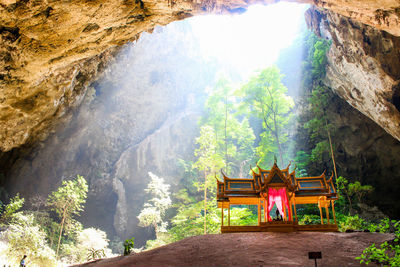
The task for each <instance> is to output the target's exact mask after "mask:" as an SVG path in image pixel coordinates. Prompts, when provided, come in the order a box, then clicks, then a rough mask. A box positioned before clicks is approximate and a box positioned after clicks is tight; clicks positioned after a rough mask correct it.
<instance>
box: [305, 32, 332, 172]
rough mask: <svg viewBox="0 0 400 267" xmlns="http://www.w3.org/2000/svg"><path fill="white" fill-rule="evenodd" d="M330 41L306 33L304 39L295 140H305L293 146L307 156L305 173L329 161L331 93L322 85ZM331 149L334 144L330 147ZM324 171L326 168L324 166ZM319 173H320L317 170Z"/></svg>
mask: <svg viewBox="0 0 400 267" xmlns="http://www.w3.org/2000/svg"><path fill="white" fill-rule="evenodd" d="M330 45H331V43H330V41H327V40H324V39H321V38H319V37H318V36H316V35H315V34H314V33H311V32H308V33H307V34H306V37H305V47H306V51H307V53H306V54H307V57H306V59H305V61H304V62H303V68H302V73H303V77H302V83H301V87H302V92H303V96H302V99H301V100H300V102H302V103H301V105H302V106H303V107H304V110H303V111H302V112H301V114H300V116H299V125H301V128H300V129H298V136H305V139H304V140H299V141H298V142H297V146H298V147H300V149H301V150H303V151H304V152H305V153H306V155H309V160H308V162H307V169H308V170H310V169H312V168H315V169H320V168H321V167H320V166H321V165H324V163H325V165H327V164H328V162H330V161H331V155H330V152H329V151H330V145H329V142H328V141H329V137H331V139H332V137H333V136H334V135H335V128H334V127H333V124H331V123H330V120H329V116H328V115H329V112H328V109H329V106H330V105H331V102H332V98H333V93H332V92H331V90H330V89H329V88H328V87H327V86H325V85H324V83H323V81H322V80H323V78H324V76H325V67H326V63H327V57H326V53H327V51H328V50H329V48H330ZM332 147H333V148H334V144H332ZM325 168H326V166H325ZM318 171H320V170H318Z"/></svg>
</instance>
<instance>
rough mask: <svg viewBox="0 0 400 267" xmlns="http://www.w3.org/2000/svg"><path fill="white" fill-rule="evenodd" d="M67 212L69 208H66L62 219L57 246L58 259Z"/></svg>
mask: <svg viewBox="0 0 400 267" xmlns="http://www.w3.org/2000/svg"><path fill="white" fill-rule="evenodd" d="M66 210H67V207H65V209H64V211H63V217H62V219H61V227H60V235H59V236H58V244H57V251H56V259H58V250H59V249H60V242H61V234H62V230H63V227H64V221H65V212H66Z"/></svg>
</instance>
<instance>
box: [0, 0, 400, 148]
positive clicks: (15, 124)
mask: <svg viewBox="0 0 400 267" xmlns="http://www.w3.org/2000/svg"><path fill="white" fill-rule="evenodd" d="M288 1H294V2H301V3H312V4H314V5H316V6H318V7H322V8H325V9H329V10H332V11H333V12H336V13H338V14H342V15H344V16H347V17H350V18H352V19H353V20H354V21H360V22H362V23H364V24H368V25H371V26H373V27H374V28H376V29H381V30H385V31H387V32H390V33H391V34H393V35H395V36H399V35H400V24H399V23H398V20H399V8H400V4H399V2H398V1H396V0H384V1H379V2H378V1H375V0H351V1H348V0H315V1H311V0H288ZM275 2H278V1H277V0H229V1H226V0H225V1H223V0H192V1H186V0H171V1H169V0H168V1H167V0H163V1H154V0H135V1H133V0H123V1H122V0H121V1H104V0H94V1H93V0H92V1H77V0H75V1H50V2H49V1H33V0H1V1H0V88H1V90H0V110H1V113H0V121H1V127H0V150H2V151H9V150H11V149H12V148H16V147H20V146H22V145H24V144H34V143H36V142H38V141H40V140H44V139H45V138H46V137H47V136H48V133H49V132H50V131H51V129H54V126H55V124H57V123H60V121H62V118H63V116H64V115H65V114H66V113H68V111H69V110H70V109H74V108H76V107H77V106H79V104H80V103H81V101H82V98H83V96H84V95H85V92H86V89H87V85H88V84H89V83H90V82H91V81H93V80H94V79H95V78H96V76H97V75H98V72H99V71H101V70H102V69H103V66H104V64H105V63H107V62H108V61H109V60H110V55H112V54H113V52H115V50H117V49H119V47H120V46H121V45H123V44H125V43H127V42H129V41H133V40H136V39H137V38H138V37H139V35H140V33H142V32H144V31H152V29H153V28H154V27H155V26H156V25H166V24H168V23H170V22H172V21H175V20H180V19H183V18H186V17H189V16H192V15H197V14H202V13H240V12H243V11H244V10H245V8H246V7H247V6H249V5H251V4H256V3H264V4H271V3H275ZM332 14H333V13H332ZM388 45H389V46H390V44H388ZM361 70H362V69H361ZM389 83H390V82H389ZM351 88H353V86H351ZM349 90H350V89H349ZM383 93H384V92H383ZM372 97H374V98H375V97H377V98H378V99H379V98H380V97H381V96H380V95H377V96H375V95H372ZM369 108H371V109H372V110H369V112H364V113H365V114H367V115H368V116H369V114H371V117H372V119H373V120H376V119H377V118H376V116H374V115H373V113H374V112H376V111H374V107H369ZM376 110H377V109H376ZM385 116H386V114H385ZM377 122H378V124H380V125H381V126H382V127H392V126H388V125H389V124H388V122H385V123H382V122H380V121H377ZM385 129H386V130H387V131H388V132H390V133H391V134H393V133H394V132H395V130H394V129H390V128H385ZM394 136H396V138H398V135H394Z"/></svg>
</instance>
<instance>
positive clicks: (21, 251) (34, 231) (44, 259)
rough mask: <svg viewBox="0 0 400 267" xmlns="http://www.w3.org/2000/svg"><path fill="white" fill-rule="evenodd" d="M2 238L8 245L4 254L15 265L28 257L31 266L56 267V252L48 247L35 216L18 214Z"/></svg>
mask: <svg viewBox="0 0 400 267" xmlns="http://www.w3.org/2000/svg"><path fill="white" fill-rule="evenodd" d="M1 238H2V239H3V240H4V242H5V243H6V244H7V247H6V248H5V249H4V250H5V252H4V254H5V255H6V257H7V260H8V262H9V263H13V264H15V265H18V264H19V261H20V260H21V259H22V257H23V256H24V255H27V256H28V258H27V261H28V262H29V266H55V265H56V263H57V261H56V259H55V254H54V251H53V250H52V249H51V248H50V247H49V246H48V245H47V242H46V234H45V232H44V231H43V230H42V229H41V228H40V227H39V226H38V225H37V224H36V222H35V220H34V217H33V215H24V214H22V213H17V214H15V215H14V216H13V220H12V222H11V223H10V224H9V225H8V227H7V229H6V231H4V232H3V233H2V234H1Z"/></svg>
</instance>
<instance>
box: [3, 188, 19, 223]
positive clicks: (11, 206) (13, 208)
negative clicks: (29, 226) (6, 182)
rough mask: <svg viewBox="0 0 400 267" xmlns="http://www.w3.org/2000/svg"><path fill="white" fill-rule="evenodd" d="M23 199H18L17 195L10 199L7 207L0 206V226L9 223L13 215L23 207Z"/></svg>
mask: <svg viewBox="0 0 400 267" xmlns="http://www.w3.org/2000/svg"><path fill="white" fill-rule="evenodd" d="M24 202H25V200H24V198H20V197H19V194H17V195H16V196H15V197H13V198H11V199H10V203H8V204H7V205H2V204H0V225H2V224H6V223H8V222H10V221H11V220H12V218H13V216H14V215H15V213H16V212H17V211H18V210H19V209H21V208H22V206H23V205H24Z"/></svg>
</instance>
